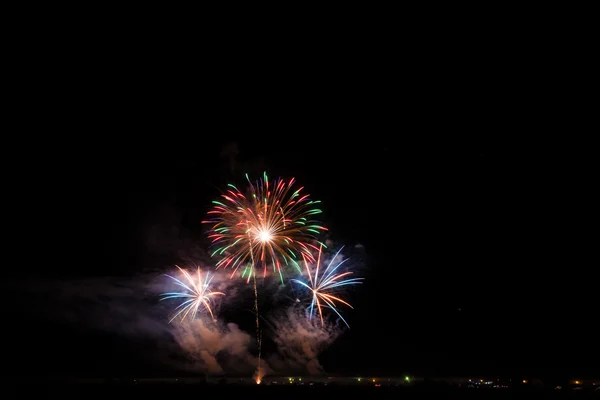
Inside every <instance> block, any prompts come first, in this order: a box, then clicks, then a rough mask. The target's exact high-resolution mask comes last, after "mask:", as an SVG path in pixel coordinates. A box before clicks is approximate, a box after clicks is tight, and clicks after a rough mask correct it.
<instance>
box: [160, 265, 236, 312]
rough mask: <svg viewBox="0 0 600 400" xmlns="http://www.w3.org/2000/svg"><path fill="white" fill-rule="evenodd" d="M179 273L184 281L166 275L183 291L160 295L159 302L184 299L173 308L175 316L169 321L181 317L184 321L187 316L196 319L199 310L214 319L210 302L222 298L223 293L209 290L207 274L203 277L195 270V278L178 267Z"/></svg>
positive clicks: (198, 270) (209, 277) (209, 278)
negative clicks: (206, 312) (217, 297)
mask: <svg viewBox="0 0 600 400" xmlns="http://www.w3.org/2000/svg"><path fill="white" fill-rule="evenodd" d="M176 267H177V268H179V270H180V271H181V273H182V274H183V276H184V278H185V279H184V281H182V280H179V279H177V278H175V277H173V276H171V275H166V276H168V277H169V278H171V279H172V280H173V281H175V284H176V285H177V286H179V287H181V288H182V289H183V291H181V292H169V293H163V294H162V295H161V300H167V299H184V301H183V302H182V303H181V304H180V305H179V306H177V307H176V308H175V315H174V316H173V317H172V318H171V319H170V320H169V322H171V321H173V320H174V319H175V318H177V317H178V316H180V315H181V319H182V320H184V319H185V318H186V317H187V316H188V315H189V316H190V318H196V315H197V314H198V311H199V310H200V309H201V308H204V309H206V310H207V311H208V312H209V313H210V316H211V317H212V318H213V319H214V318H215V317H214V315H213V311H212V307H211V301H212V298H213V297H214V296H224V295H225V293H222V292H213V291H212V290H211V288H210V282H211V281H212V277H211V276H210V274H209V273H208V272H207V273H206V274H205V275H204V276H203V275H202V272H201V271H200V268H198V269H197V272H196V276H194V275H192V274H190V273H189V272H187V271H186V270H184V269H182V268H181V267H179V266H176Z"/></svg>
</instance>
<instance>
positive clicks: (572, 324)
mask: <svg viewBox="0 0 600 400" xmlns="http://www.w3.org/2000/svg"><path fill="white" fill-rule="evenodd" d="M139 67H140V65H137V68H138V69H136V68H133V67H132V68H131V69H128V70H127V71H125V72H119V73H117V72H114V71H113V72H110V73H108V74H107V75H102V74H100V75H98V79H97V80H94V83H91V84H89V85H87V86H85V87H83V88H79V89H78V88H75V87H74V88H72V90H70V92H71V93H72V95H73V97H72V98H71V99H70V100H69V101H68V102H66V103H65V104H69V107H66V108H62V107H58V110H53V111H52V112H46V113H44V114H43V115H41V116H40V117H39V118H40V119H41V120H42V121H41V122H37V123H36V124H38V126H39V127H41V126H43V125H48V126H53V129H52V131H64V132H68V135H67V134H65V135H58V134H57V135H53V136H51V137H50V136H49V137H47V138H46V139H42V140H41V141H40V142H36V145H35V150H32V151H31V152H29V153H28V154H27V156H24V157H23V161H22V162H23V166H22V167H20V169H19V171H20V173H22V174H25V175H26V176H27V177H28V178H19V179H24V181H26V182H27V183H26V184H25V183H21V184H20V185H21V187H22V188H23V189H22V190H21V191H20V193H21V194H24V196H23V201H21V202H19V204H18V207H19V208H14V209H15V210H17V209H18V210H21V209H22V210H24V211H23V212H20V211H19V212H16V213H15V214H16V215H11V216H10V217H9V218H11V219H12V220H14V219H16V220H17V223H18V226H19V229H18V230H15V232H18V233H15V235H17V236H18V237H19V238H20V239H19V240H18V242H19V243H20V244H19V246H18V247H15V248H13V249H8V250H7V251H8V252H13V254H14V257H15V258H16V259H17V261H16V262H14V263H12V265H5V271H6V276H7V277H8V281H9V285H10V289H9V291H10V290H13V289H14V291H15V292H14V293H15V296H13V297H11V300H6V301H5V305H4V306H5V308H6V311H5V320H6V321H7V324H8V325H7V326H9V327H14V329H13V328H8V329H7V330H5V339H4V344H5V348H6V349H7V351H8V350H10V351H9V353H10V354H8V355H7V356H6V357H7V358H6V359H7V360H9V361H10V363H11V365H12V366H13V369H12V373H13V374H15V375H28V374H33V375H44V374H48V373H52V374H84V375H85V374H87V375H103V376H104V375H111V374H122V375H138V374H157V375H160V374H177V373H179V372H178V371H177V370H176V369H173V368H171V367H170V366H167V365H163V364H162V363H161V362H160V360H158V359H157V358H156V359H155V358H153V357H152V353H153V352H159V350H157V347H156V346H157V344H156V343H155V342H156V341H153V340H151V339H149V338H147V337H143V336H144V335H140V337H139V338H135V337H132V335H122V334H119V332H118V330H114V331H111V329H99V328H98V324H96V325H95V324H94V323H92V324H90V323H89V320H90V319H92V320H93V313H92V317H90V316H88V317H87V320H88V322H86V323H85V324H83V323H79V322H78V321H79V320H78V318H80V314H74V315H75V316H73V317H70V318H65V317H64V315H65V313H64V312H63V311H62V310H56V309H54V307H55V306H54V304H55V301H54V300H53V299H54V298H55V297H62V298H63V299H65V298H66V299H67V300H66V301H64V302H63V303H61V304H62V305H61V307H63V308H65V309H66V310H68V309H69V308H70V307H77V308H78V309H80V310H81V309H82V308H83V309H85V307H86V304H85V303H83V304H79V305H73V304H71V303H70V302H69V300H68V299H69V295H67V294H65V293H72V292H73V291H75V292H77V291H78V290H79V288H80V287H82V284H81V282H100V281H102V282H104V281H106V280H107V279H109V280H117V281H118V280H119V279H123V280H128V279H133V278H135V277H138V276H145V277H148V276H158V277H160V274H162V273H165V272H169V271H172V268H173V265H174V264H175V263H180V262H182V255H183V256H184V258H185V257H188V260H189V256H190V254H197V251H198V249H202V248H205V247H206V245H207V241H206V238H205V235H204V231H205V228H206V227H205V226H202V225H201V224H200V221H201V220H202V219H203V218H204V216H205V214H206V212H207V211H208V210H209V207H210V201H211V200H212V199H214V198H216V197H217V196H218V194H219V190H221V189H222V188H224V186H225V185H226V184H227V183H229V182H243V177H244V173H246V172H248V173H249V174H250V175H251V176H255V177H257V176H259V174H261V173H262V171H267V173H268V174H269V176H270V177H276V176H281V177H296V179H297V180H298V182H299V183H300V184H301V185H303V186H304V187H305V188H306V190H307V191H308V193H310V194H311V195H312V197H313V198H315V199H320V200H322V203H323V204H322V209H323V211H324V213H323V214H322V220H323V222H324V223H325V225H326V226H327V227H328V228H329V230H330V233H329V237H328V238H329V239H331V240H333V241H334V242H335V243H336V244H339V245H340V246H341V245H345V246H346V247H347V248H348V249H354V250H353V251H354V254H353V256H355V257H356V259H357V260H360V262H361V263H362V265H361V267H360V268H359V270H358V272H359V273H360V274H361V276H364V277H365V278H366V280H365V283H364V284H363V285H362V286H361V287H357V288H354V289H353V290H352V292H351V293H350V294H349V296H350V299H351V301H352V303H353V304H354V305H355V309H354V310H347V311H346V312H345V313H344V315H345V316H346V317H347V319H348V321H349V323H350V325H351V330H350V331H348V332H346V333H344V334H343V335H342V336H341V337H340V338H338V340H337V341H335V342H334V343H333V344H332V345H331V346H330V347H329V348H328V349H327V350H325V351H324V352H323V353H322V355H321V357H320V361H321V364H322V365H323V367H324V369H325V370H326V371H328V372H331V373H348V374H382V375H394V374H402V373H406V372H412V373H425V374H447V375H459V374H488V373H489V374H495V373H509V372H514V371H523V372H525V373H539V374H562V373H565V374H567V375H577V374H579V375H585V374H587V375H593V374H594V372H595V371H597V364H598V363H597V359H598V355H599V354H598V335H597V330H596V331H594V329H593V326H594V320H593V315H594V312H596V313H597V307H596V306H597V304H598V300H597V288H598V286H597V272H596V269H597V265H596V264H597V263H592V262H591V260H590V259H588V257H587V255H586V254H587V252H588V250H586V249H588V248H589V247H588V246H589V245H591V243H590V242H591V241H590V240H589V239H585V235H582V229H581V227H578V226H577V224H578V223H580V222H581V221H580V218H581V215H580V213H581V208H582V207H583V206H581V207H579V208H578V207H577V206H576V204H577V203H579V204H582V202H578V200H577V198H576V195H574V196H570V195H569V193H575V191H574V190H573V188H574V187H575V186H577V185H578V183H575V180H574V179H572V177H571V173H572V169H568V168H572V167H573V166H574V163H577V162H579V161H580V160H576V159H577V157H574V156H573V155H571V154H567V153H566V152H564V151H563V152H560V151H559V152H556V153H548V152H546V151H544V150H542V149H541V147H537V148H530V147H529V146H526V145H525V144H524V143H522V142H508V141H507V140H506V139H505V137H504V132H506V131H507V130H509V129H512V128H513V127H515V126H518V124H517V122H518V117H517V116H516V114H521V113H522V111H514V109H513V107H512V106H509V105H508V104H509V102H508V100H504V98H502V99H500V98H499V97H496V98H494V102H493V103H492V102H491V100H490V98H488V96H486V95H485V94H484V92H486V91H488V92H489V91H492V92H494V91H496V92H497V90H499V88H501V87H502V86H503V83H502V82H495V83H494V84H488V85H487V86H485V87H483V86H480V85H479V84H476V81H477V79H475V78H473V76H471V77H472V78H473V80H472V81H471V82H470V83H469V84H467V83H465V81H464V80H463V81H462V82H463V84H462V87H459V86H460V85H459V84H458V83H456V84H448V83H447V82H448V81H454V82H456V81H457V80H456V79H454V80H445V79H444V78H443V77H437V78H435V79H434V78H433V75H431V74H430V72H431V71H429V70H427V71H426V70H422V69H421V68H420V67H418V66H414V67H413V70H412V73H413V75H412V76H413V78H410V79H409V78H406V79H408V80H409V81H410V82H409V83H407V84H406V85H405V86H404V89H403V90H398V89H400V87H401V86H402V85H399V83H398V82H396V81H395V80H394V81H393V82H392V81H384V80H380V79H379V78H378V75H377V74H375V75H374V77H373V80H372V81H369V82H366V81H361V82H356V83H353V84H348V82H349V81H348V79H351V78H352V76H353V74H352V72H350V71H346V72H344V73H341V72H340V73H336V70H335V68H331V69H328V70H327V71H326V73H325V72H323V73H322V74H320V75H319V76H320V79H319V80H318V81H315V80H314V79H312V78H313V77H314V76H315V74H316V72H314V71H313V72H311V73H307V74H304V75H302V76H299V77H298V78H297V79H294V83H293V84H289V85H284V84H283V83H282V84H281V85H269V87H268V88H263V87H262V84H261V81H260V79H258V78H257V79H254V78H253V79H250V77H251V76H252V74H249V73H248V74H245V75H244V76H237V75H235V68H233V67H231V66H230V67H229V68H228V69H226V70H225V71H222V74H223V75H226V76H230V77H231V76H235V77H234V78H231V79H229V80H227V83H219V82H223V81H222V80H219V79H221V78H219V79H217V78H215V77H212V78H210V79H216V81H211V83H210V84H209V85H208V86H210V88H209V89H207V88H208V86H207V87H204V91H203V90H202V87H203V86H202V82H203V79H204V78H205V79H209V78H207V77H206V76H204V78H202V79H201V77H198V78H197V79H196V78H194V79H192V81H191V82H190V81H187V78H183V77H182V76H190V73H191V70H190V69H186V70H185V71H183V72H181V75H178V74H173V78H172V80H169V79H161V80H160V81H159V82H152V81H151V78H152V76H153V74H152V73H151V72H149V71H143V72H140V70H139ZM97 68H100V70H102V68H101V67H97ZM106 68H108V65H107V66H106ZM218 69H219V68H215V70H218ZM136 71H137V72H136ZM170 71H172V69H170ZM417 71H419V72H418V75H414V74H416V73H417ZM155 72H156V71H155ZM386 73H387V74H390V73H391V70H386ZM228 74H232V75H228ZM323 74H325V75H326V76H327V77H331V79H329V78H326V76H325V75H323ZM317 75H318V74H317ZM409 75H410V73H409ZM484 75H485V74H482V75H477V76H478V77H479V78H481V77H483V76H484ZM84 76H87V75H85V74H83V73H82V77H84ZM277 76H278V77H279V78H281V79H283V75H282V76H279V75H277ZM130 77H131V79H130ZM219 77H221V75H219ZM459 77H462V78H465V76H464V75H460V76H459ZM271 78H273V77H271ZM279 78H277V79H279ZM425 78H427V79H425ZM273 79H275V78H273ZM277 79H275V81H277ZM398 79H400V78H398ZM415 80H416V81H419V82H426V83H422V84H417V83H416V81H415ZM458 81H460V79H458ZM248 82H250V83H248ZM344 82H346V83H344ZM505 83H506V82H505ZM187 84H189V86H186V85H187ZM384 84H388V85H389V87H390V89H389V90H387V89H385V88H384ZM75 86H76V85H75ZM188 88H189V89H188ZM392 88H393V89H394V90H392ZM80 90H81V91H80ZM393 91H396V92H395V93H397V96H395V95H393V93H392V92H393ZM90 92H95V93H98V96H96V97H94V98H93V101H89V102H87V101H86V99H88V97H89V93H90ZM82 93H88V94H82ZM256 93H260V96H258V95H255V94H256ZM286 93H287V95H284V94H286ZM291 93H297V95H293V96H291V95H290V94H291ZM436 93H438V94H439V95H436ZM78 99H81V102H80V101H78ZM511 110H512V111H511ZM55 111H56V112H55ZM462 133H469V134H470V135H469V137H467V136H466V135H464V136H463V135H462ZM471 135H472V137H473V138H474V139H471ZM573 160H576V161H573ZM567 167H568V168H567ZM589 183H590V184H591V182H589ZM573 197H575V198H573ZM582 201H583V200H582ZM7 212H8V211H7ZM21 220H22V223H21ZM157 232H158V233H157ZM157 237H158V239H157ZM357 245H360V246H358V247H362V250H360V249H358V248H357ZM178 247H179V248H178ZM194 249H195V250H194ZM195 252H196V253H195ZM93 285H95V284H92V286H93ZM98 285H100V284H98ZM100 286H101V285H100ZM100 286H98V287H100ZM66 288H69V289H66ZM49 290H52V291H55V293H50V294H49V293H48V291H49ZM84 291H85V290H84ZM11 293H12V292H11ZM103 296H104V297H102V296H101V297H99V298H105V299H106V301H107V303H110V302H111V299H110V296H111V293H110V292H107V293H105V294H104V295H103ZM144 296H147V294H145V293H140V297H144ZM146 300H148V299H146ZM148 301H149V302H150V303H151V302H152V299H150V300H148ZM98 304H101V302H95V303H94V304H93V308H94V310H96V311H97V309H98ZM90 307H92V306H90ZM594 310H595V311H594ZM96 311H94V312H96ZM67 314H68V312H67ZM242 314H243V312H240V315H239V318H240V319H242V320H243V318H244V317H243V316H242ZM228 315H229V316H231V317H232V318H234V317H235V316H236V313H235V311H234V312H231V310H230V311H229V314H228ZM115 321H116V320H115ZM233 322H235V321H233ZM111 323H115V322H114V321H113V322H111V321H110V319H108V320H105V321H103V322H102V323H100V324H99V325H104V326H110V325H111ZM165 323H166V321H165ZM240 324H241V325H243V323H242V322H240ZM244 329H246V330H247V331H248V332H249V334H250V335H252V334H253V332H252V325H249V326H248V327H244Z"/></svg>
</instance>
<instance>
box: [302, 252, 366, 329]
mask: <svg viewBox="0 0 600 400" xmlns="http://www.w3.org/2000/svg"><path fill="white" fill-rule="evenodd" d="M342 248H343V247H342ZM341 250H342V249H339V250H338V252H337V253H335V256H333V258H332V259H331V261H330V262H329V264H328V265H327V268H325V270H324V271H319V269H320V268H321V251H322V247H321V248H319V255H318V257H317V263H316V265H315V266H314V268H310V267H309V263H308V262H307V260H304V264H305V267H306V272H307V275H308V282H303V281H301V280H298V279H292V281H293V282H295V283H298V284H299V285H301V286H303V287H305V288H307V289H308V290H310V291H311V292H312V300H311V302H310V305H309V306H308V315H309V318H311V319H312V318H313V317H314V315H315V313H316V312H317V311H318V312H319V316H320V318H321V324H324V319H323V308H330V309H332V310H333V311H334V312H335V313H336V314H337V315H338V316H339V317H340V319H341V320H342V321H344V323H345V324H346V326H347V327H348V328H349V327H350V326H349V325H348V323H347V322H346V320H345V319H344V317H342V315H341V314H340V313H339V311H338V310H337V307H338V305H339V304H343V305H345V306H348V307H350V308H353V307H352V306H351V305H350V303H348V302H347V301H345V300H343V299H341V298H340V297H339V294H337V291H339V290H340V288H341V287H343V286H347V285H355V284H358V283H361V281H362V279H363V278H349V276H350V275H352V272H351V271H347V272H342V273H339V272H337V271H338V269H339V267H340V266H341V265H342V264H344V262H346V260H347V259H345V260H342V261H341V262H339V263H337V264H334V261H335V260H336V258H337V256H338V255H339V254H340V251H341ZM319 273H320V274H319Z"/></svg>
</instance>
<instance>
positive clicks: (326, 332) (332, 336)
mask: <svg viewBox="0 0 600 400" xmlns="http://www.w3.org/2000/svg"><path fill="white" fill-rule="evenodd" d="M272 332H273V341H274V342H275V343H276V344H277V348H278V356H273V357H271V358H270V359H269V363H270V364H271V365H272V366H273V368H275V369H281V370H292V371H294V372H297V373H308V374H310V375H320V374H323V373H324V372H325V371H324V370H323V367H322V366H321V364H320V363H319V355H320V354H321V352H322V351H323V350H325V349H326V348H327V347H329V345H331V344H332V343H333V342H334V341H335V340H336V339H337V337H338V336H339V335H340V334H341V333H342V332H343V329H342V327H340V325H339V324H336V323H333V322H331V321H329V320H324V321H323V323H322V322H321V319H320V318H319V317H315V318H312V319H311V318H308V316H307V315H306V311H305V310H304V309H303V308H300V307H291V308H289V309H288V310H286V312H285V313H283V314H281V315H280V316H279V317H277V318H275V319H274V320H273V329H272Z"/></svg>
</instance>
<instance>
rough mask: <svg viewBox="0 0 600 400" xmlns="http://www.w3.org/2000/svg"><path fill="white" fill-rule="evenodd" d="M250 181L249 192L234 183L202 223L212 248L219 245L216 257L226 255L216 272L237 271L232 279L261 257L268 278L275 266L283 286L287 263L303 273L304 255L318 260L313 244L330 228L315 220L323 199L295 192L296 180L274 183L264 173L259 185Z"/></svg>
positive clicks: (216, 202)
mask: <svg viewBox="0 0 600 400" xmlns="http://www.w3.org/2000/svg"><path fill="white" fill-rule="evenodd" d="M246 179H247V181H248V184H249V191H248V194H244V193H242V192H241V191H240V190H238V188H237V187H235V186H234V185H232V184H229V185H228V189H227V191H226V192H225V193H223V194H222V195H221V197H222V199H220V200H219V201H213V204H214V207H213V209H212V210H211V211H209V212H208V214H209V219H207V220H205V221H202V222H203V223H206V224H211V225H212V228H211V230H210V231H209V232H208V237H209V238H210V239H212V244H211V246H214V247H215V249H214V250H212V252H211V256H215V255H219V256H222V257H223V258H222V259H221V260H220V261H219V262H218V263H217V268H232V269H233V271H232V274H231V276H232V277H233V276H234V275H235V273H236V271H238V269H239V267H240V266H244V267H246V266H247V263H248V262H249V261H251V260H250V259H251V258H254V257H256V261H258V263H260V267H261V268H262V270H263V276H266V274H267V267H268V265H269V264H270V265H271V266H272V268H273V271H274V272H276V273H278V274H279V277H280V279H281V282H282V283H283V275H282V272H281V268H282V263H283V264H284V265H288V266H289V265H291V266H293V267H294V268H296V269H297V271H298V272H301V268H300V266H299V264H298V262H299V261H300V259H301V257H304V258H307V259H309V260H311V261H312V262H314V258H313V256H312V250H318V248H317V246H315V245H314V244H313V243H314V242H316V243H319V242H318V241H317V240H316V236H317V235H318V234H319V233H321V232H322V231H325V230H327V228H325V227H323V226H321V225H319V224H318V223H317V222H316V221H314V220H313V219H312V218H313V215H316V214H320V213H321V212H322V211H321V210H320V209H318V208H315V206H316V205H317V204H318V203H320V201H312V200H310V199H309V195H308V194H302V190H303V187H301V188H299V189H295V188H294V183H295V179H294V178H291V179H289V180H283V179H276V180H274V181H272V182H269V180H268V178H267V174H266V173H264V175H263V179H260V180H258V181H256V182H255V183H254V184H253V183H252V182H251V181H250V179H249V178H248V174H246ZM321 245H323V244H321ZM257 267H258V266H257V265H256V263H255V262H254V260H253V261H252V265H251V267H250V268H245V269H244V271H243V276H244V277H246V275H247V279H248V281H250V278H251V275H252V274H253V273H255V269H256V268H257Z"/></svg>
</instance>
